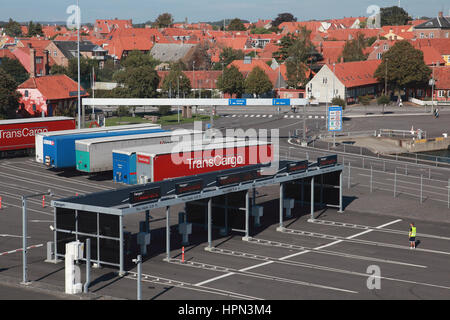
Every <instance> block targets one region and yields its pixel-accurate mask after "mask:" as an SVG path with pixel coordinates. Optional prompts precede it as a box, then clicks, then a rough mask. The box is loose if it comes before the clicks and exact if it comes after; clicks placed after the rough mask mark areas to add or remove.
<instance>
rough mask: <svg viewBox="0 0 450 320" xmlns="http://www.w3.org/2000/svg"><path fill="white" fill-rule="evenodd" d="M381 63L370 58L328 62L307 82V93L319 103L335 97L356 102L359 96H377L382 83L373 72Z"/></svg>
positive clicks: (329, 101) (327, 101)
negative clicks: (334, 62)
mask: <svg viewBox="0 0 450 320" xmlns="http://www.w3.org/2000/svg"><path fill="white" fill-rule="evenodd" d="M380 63H381V61H380V60H369V61H355V62H345V63H336V64H326V65H324V66H323V67H322V69H320V71H319V72H317V73H316V75H315V76H314V77H313V78H312V79H311V81H309V82H308V83H307V84H306V95H307V97H308V98H309V99H314V100H316V101H318V102H319V103H331V100H332V99H333V97H340V98H342V99H344V100H345V101H346V102H347V103H355V102H356V101H357V98H358V97H359V96H363V95H370V96H375V95H377V94H378V92H379V91H380V83H379V82H378V80H377V79H376V78H375V77H374V76H373V74H374V73H375V70H376V69H377V68H378V66H379V65H380ZM333 90H334V91H333Z"/></svg>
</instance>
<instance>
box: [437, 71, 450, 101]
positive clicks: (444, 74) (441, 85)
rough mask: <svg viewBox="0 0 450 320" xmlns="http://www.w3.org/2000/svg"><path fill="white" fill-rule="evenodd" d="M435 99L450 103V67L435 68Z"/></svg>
mask: <svg viewBox="0 0 450 320" xmlns="http://www.w3.org/2000/svg"><path fill="white" fill-rule="evenodd" d="M434 80H435V83H434V99H435V100H437V101H450V66H444V67H435V68H434Z"/></svg>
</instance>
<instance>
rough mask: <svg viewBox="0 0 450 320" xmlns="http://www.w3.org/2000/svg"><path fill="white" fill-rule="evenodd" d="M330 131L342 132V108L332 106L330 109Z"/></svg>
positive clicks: (328, 124)
mask: <svg viewBox="0 0 450 320" xmlns="http://www.w3.org/2000/svg"><path fill="white" fill-rule="evenodd" d="M327 126H328V131H342V107H340V106H331V107H329V108H328V123H327Z"/></svg>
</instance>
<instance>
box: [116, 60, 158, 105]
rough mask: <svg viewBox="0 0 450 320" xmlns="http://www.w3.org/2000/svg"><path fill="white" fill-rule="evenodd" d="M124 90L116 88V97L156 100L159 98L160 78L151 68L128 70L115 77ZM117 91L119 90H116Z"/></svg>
mask: <svg viewBox="0 0 450 320" xmlns="http://www.w3.org/2000/svg"><path fill="white" fill-rule="evenodd" d="M114 80H115V81H117V83H118V84H119V85H121V86H123V87H122V88H115V89H114V90H113V91H114V92H113V94H114V95H116V97H128V98H131V97H132V98H155V97H157V96H158V92H157V91H156V90H157V89H158V85H159V80H160V79H159V76H158V74H157V72H156V71H155V70H154V69H153V68H152V67H151V66H143V67H138V68H126V69H125V70H124V71H121V72H118V73H116V74H115V75H114ZM116 89H117V90H116Z"/></svg>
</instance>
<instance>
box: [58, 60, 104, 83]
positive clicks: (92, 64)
mask: <svg viewBox="0 0 450 320" xmlns="http://www.w3.org/2000/svg"><path fill="white" fill-rule="evenodd" d="M92 68H94V72H95V73H96V74H97V73H98V69H99V67H98V61H97V60H93V59H89V58H85V57H81V58H80V83H81V86H82V87H84V88H90V87H91V86H92V84H91V81H92V79H91V78H92ZM65 74H66V75H67V76H68V77H70V78H71V79H72V80H73V81H77V82H78V59H77V58H72V59H70V60H69V65H68V67H67V71H66V72H65Z"/></svg>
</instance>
